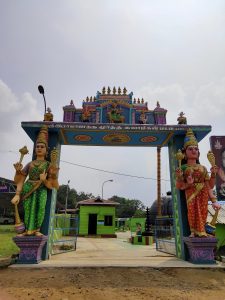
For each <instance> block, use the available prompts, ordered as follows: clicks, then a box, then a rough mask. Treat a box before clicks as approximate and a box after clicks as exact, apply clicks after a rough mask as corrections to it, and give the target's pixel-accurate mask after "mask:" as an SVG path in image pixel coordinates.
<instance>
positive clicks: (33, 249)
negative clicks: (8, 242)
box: [13, 235, 48, 264]
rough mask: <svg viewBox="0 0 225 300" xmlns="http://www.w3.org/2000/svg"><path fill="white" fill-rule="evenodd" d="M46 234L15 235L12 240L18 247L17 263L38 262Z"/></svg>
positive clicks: (45, 240) (46, 238) (46, 237)
mask: <svg viewBox="0 0 225 300" xmlns="http://www.w3.org/2000/svg"><path fill="white" fill-rule="evenodd" d="M47 240H48V236H46V235H42V236H16V237H14V238H13V241H14V242H15V244H16V245H17V247H19V248H20V253H19V258H18V260H17V263H18V264H38V263H39V262H40V261H41V254H42V249H43V247H44V245H45V243H46V242H47Z"/></svg>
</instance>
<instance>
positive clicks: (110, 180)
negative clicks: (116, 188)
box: [102, 179, 113, 199]
mask: <svg viewBox="0 0 225 300" xmlns="http://www.w3.org/2000/svg"><path fill="white" fill-rule="evenodd" d="M106 182H113V179H109V180H106V181H104V182H103V183H102V199H103V187H104V184H105V183H106Z"/></svg>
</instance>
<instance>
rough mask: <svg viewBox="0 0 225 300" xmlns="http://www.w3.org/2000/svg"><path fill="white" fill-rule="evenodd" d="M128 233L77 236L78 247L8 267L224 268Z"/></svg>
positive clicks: (222, 265) (218, 264)
mask: <svg viewBox="0 0 225 300" xmlns="http://www.w3.org/2000/svg"><path fill="white" fill-rule="evenodd" d="M128 238H129V233H118V235H117V238H82V237H79V238H78V240H77V250H76V251H71V252H67V253H62V254H57V255H52V256H51V258H50V259H49V260H46V261H42V262H41V263H39V264H34V265H11V266H10V267H14V268H15V267H29V268H30V267H32V268H43V267H51V268H53V267H153V268H161V267H181V268H183V267H185V268H186V267H188V268H202V267H207V268H208V267H210V268H218V267H219V268H225V264H223V263H217V264H215V265H196V264H191V263H189V262H186V261H183V260H180V259H178V258H176V257H175V256H173V255H170V254H167V253H163V252H158V251H156V249H155V244H154V245H151V246H142V245H140V246H139V245H132V244H130V243H128Z"/></svg>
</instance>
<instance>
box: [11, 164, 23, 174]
mask: <svg viewBox="0 0 225 300" xmlns="http://www.w3.org/2000/svg"><path fill="white" fill-rule="evenodd" d="M13 166H14V168H15V170H16V172H20V171H21V170H22V169H23V165H22V164H21V163H19V162H17V163H15V164H13Z"/></svg>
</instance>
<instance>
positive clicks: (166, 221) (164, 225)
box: [155, 217, 176, 255]
mask: <svg viewBox="0 0 225 300" xmlns="http://www.w3.org/2000/svg"><path fill="white" fill-rule="evenodd" d="M155 242H156V250H158V251H161V252H165V253H169V254H173V255H176V244H175V236H174V227H173V218H169V217H158V218H156V220H155Z"/></svg>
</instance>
